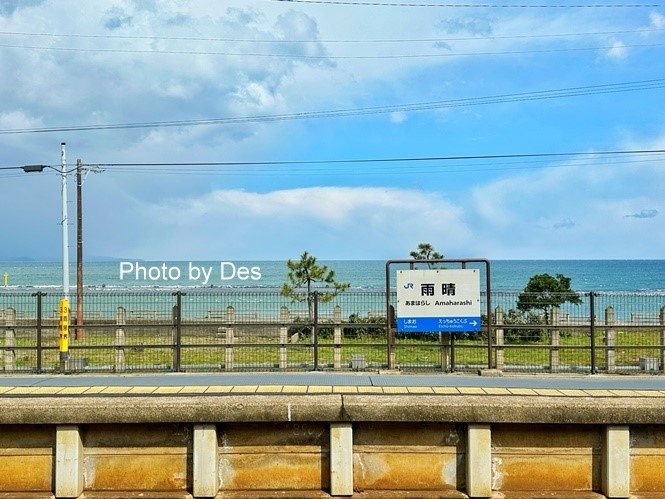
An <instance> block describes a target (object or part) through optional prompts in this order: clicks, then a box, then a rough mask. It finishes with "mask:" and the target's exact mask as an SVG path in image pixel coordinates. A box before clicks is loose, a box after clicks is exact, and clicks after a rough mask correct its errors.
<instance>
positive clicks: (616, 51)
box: [604, 40, 628, 61]
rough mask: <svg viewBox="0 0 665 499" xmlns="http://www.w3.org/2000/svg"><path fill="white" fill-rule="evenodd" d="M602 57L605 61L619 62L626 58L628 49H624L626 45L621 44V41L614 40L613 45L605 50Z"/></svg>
mask: <svg viewBox="0 0 665 499" xmlns="http://www.w3.org/2000/svg"><path fill="white" fill-rule="evenodd" d="M604 56H605V57H606V58H607V59H615V60H619V61H621V60H624V59H625V58H626V57H627V56H628V48H627V47H626V44H625V43H623V42H622V41H621V40H616V41H614V43H612V46H611V47H610V48H609V49H606V50H605V52H604Z"/></svg>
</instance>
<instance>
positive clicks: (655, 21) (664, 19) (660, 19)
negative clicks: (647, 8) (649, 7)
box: [649, 12, 665, 29]
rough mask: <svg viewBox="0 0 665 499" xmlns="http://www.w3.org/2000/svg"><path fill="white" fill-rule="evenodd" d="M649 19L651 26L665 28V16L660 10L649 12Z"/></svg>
mask: <svg viewBox="0 0 665 499" xmlns="http://www.w3.org/2000/svg"><path fill="white" fill-rule="evenodd" d="M649 20H650V21H651V26H652V27H653V28H656V29H663V28H665V16H664V15H663V14H661V13H660V12H652V13H651V14H649Z"/></svg>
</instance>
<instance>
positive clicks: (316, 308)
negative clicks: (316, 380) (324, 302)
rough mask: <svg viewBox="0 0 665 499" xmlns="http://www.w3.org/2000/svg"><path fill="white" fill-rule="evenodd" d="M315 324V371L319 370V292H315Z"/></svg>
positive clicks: (313, 341)
mask: <svg viewBox="0 0 665 499" xmlns="http://www.w3.org/2000/svg"><path fill="white" fill-rule="evenodd" d="M312 295H313V296H314V302H313V303H314V324H313V325H312V346H313V347H314V370H315V371H318V370H319V292H318V291H314V293H312Z"/></svg>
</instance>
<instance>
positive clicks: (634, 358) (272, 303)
mask: <svg viewBox="0 0 665 499" xmlns="http://www.w3.org/2000/svg"><path fill="white" fill-rule="evenodd" d="M303 298H304V299H303V301H302V302H297V301H296V302H294V301H292V300H291V299H289V298H285V297H283V296H281V295H280V293H279V291H278V290H261V291H239V290H223V291H222V290H209V291H198V290H197V291H187V292H180V291H178V292H175V293H173V292H164V291H159V292H132V291H123V292H121V293H118V292H94V293H92V292H88V293H86V294H85V296H84V314H83V317H82V320H81V319H79V318H77V317H76V315H75V313H72V317H71V327H70V335H71V340H70V362H69V365H68V366H66V369H67V370H69V371H90V372H93V371H99V372H137V371H210V372H212V371H306V370H322V371H333V370H347V371H348V370H360V371H362V370H374V371H376V370H381V369H400V370H403V371H421V372H428V371H429V372H436V371H438V372H448V371H469V370H477V369H484V368H490V367H491V368H497V369H501V370H504V371H514V372H580V373H595V372H609V373H612V372H617V373H619V372H621V373H626V372H633V373H637V372H653V373H658V372H661V371H663V370H664V369H665V293H656V292H651V293H575V294H574V296H572V297H571V295H570V294H567V295H566V296H565V299H561V300H557V299H556V296H553V295H549V296H548V297H547V298H548V299H546V300H543V296H542V294H540V295H534V296H530V295H529V294H525V293H523V292H522V293H519V292H496V293H492V296H491V298H492V300H491V303H492V307H493V310H492V314H490V316H491V324H487V315H488V314H487V310H483V311H482V314H483V329H482V331H481V332H478V333H455V334H447V333H444V334H440V333H432V334H428V333H419V334H401V333H399V332H396V331H395V329H394V327H393V325H394V319H393V317H392V315H391V314H390V313H387V311H386V296H385V293H384V292H379V291H377V292H345V293H342V294H340V295H338V296H336V297H335V298H334V299H333V300H332V301H330V302H327V303H323V302H322V300H321V299H320V295H318V294H317V293H313V294H312V295H311V296H310V300H309V301H308V300H307V299H306V297H303ZM58 300H59V296H58V294H57V293H49V294H45V293H42V292H37V293H12V292H6V291H2V292H0V327H2V328H3V330H4V357H3V359H2V360H1V361H0V362H1V365H2V368H3V369H4V371H5V372H36V373H40V372H57V371H59V370H61V369H62V366H60V363H59V347H58V341H59V335H58ZM391 300H392V303H393V304H394V303H395V296H394V295H393V296H392V297H391ZM482 301H483V300H481V302H482ZM553 304H554V305H553ZM75 310H76V303H75V302H74V303H72V311H73V312H74V311H75ZM77 324H78V326H77Z"/></svg>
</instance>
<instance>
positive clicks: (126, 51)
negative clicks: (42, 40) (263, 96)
mask: <svg viewBox="0 0 665 499" xmlns="http://www.w3.org/2000/svg"><path fill="white" fill-rule="evenodd" d="M664 45H665V43H635V44H622V45H621V48H645V47H662V46H664ZM0 47H2V48H16V49H27V50H49V51H56V52H81V53H95V54H105V53H113V54H159V55H215V56H224V57H269V58H270V57H271V58H279V59H302V60H329V59H332V60H337V59H339V60H370V59H375V60H385V59H431V58H448V57H467V56H490V55H524V54H548V53H559V52H588V51H596V50H610V49H613V48H615V46H614V45H605V46H597V47H567V48H558V49H535V50H507V51H494V52H492V51H489V52H486V51H483V52H446V53H434V54H432V53H430V54H386V55H306V54H278V53H267V52H265V53H264V52H215V51H207V50H142V49H100V48H94V49H88V48H80V47H45V46H39V45H14V44H8V43H3V44H0Z"/></svg>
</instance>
